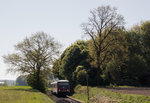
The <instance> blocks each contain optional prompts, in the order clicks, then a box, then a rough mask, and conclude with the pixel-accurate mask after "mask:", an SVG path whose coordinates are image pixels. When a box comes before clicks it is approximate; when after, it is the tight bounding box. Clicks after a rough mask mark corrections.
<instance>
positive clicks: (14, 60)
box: [4, 32, 61, 92]
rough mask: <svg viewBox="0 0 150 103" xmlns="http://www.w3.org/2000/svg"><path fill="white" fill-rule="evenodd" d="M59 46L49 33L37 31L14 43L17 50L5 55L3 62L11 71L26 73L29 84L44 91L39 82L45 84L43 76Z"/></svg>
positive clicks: (57, 53)
mask: <svg viewBox="0 0 150 103" xmlns="http://www.w3.org/2000/svg"><path fill="white" fill-rule="evenodd" d="M60 47H61V45H60V44H59V43H58V42H56V41H55V40H54V38H53V37H51V36H50V35H47V34H46V33H44V32H37V33H35V34H33V35H32V36H31V37H26V38H25V39H24V40H23V41H22V42H19V43H18V44H17V45H15V49H16V50H17V52H16V53H13V54H8V55H5V56H4V62H5V63H7V64H9V66H10V68H9V69H8V70H9V71H11V72H20V73H25V74H28V75H29V76H28V79H30V80H28V81H30V82H29V84H32V85H31V86H32V87H33V88H35V89H38V90H40V91H42V92H44V90H45V86H42V85H41V84H45V83H43V82H44V77H46V73H48V71H49V69H50V66H51V65H52V64H53V62H54V60H55V58H56V57H57V56H58V55H59V49H60ZM31 79H32V80H34V81H31ZM31 82H32V83H31ZM41 87H42V88H41Z"/></svg>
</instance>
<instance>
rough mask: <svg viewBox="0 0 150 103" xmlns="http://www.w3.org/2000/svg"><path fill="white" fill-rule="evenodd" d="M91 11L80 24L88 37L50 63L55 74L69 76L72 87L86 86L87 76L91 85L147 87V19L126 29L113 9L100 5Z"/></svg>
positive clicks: (149, 35)
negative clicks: (85, 21)
mask: <svg viewBox="0 0 150 103" xmlns="http://www.w3.org/2000/svg"><path fill="white" fill-rule="evenodd" d="M90 13H91V16H90V17H89V20H88V22H87V23H83V24H82V28H83V31H84V33H85V35H87V36H88V37H89V39H88V40H86V41H84V40H80V41H77V42H75V43H74V44H72V45H71V46H69V47H68V48H67V49H66V50H65V51H64V52H63V53H62V55H61V56H60V57H59V58H58V59H57V60H56V61H55V63H54V64H53V69H52V72H53V74H54V75H55V77H58V78H60V79H62V78H63V79H68V80H69V81H70V82H71V85H72V87H74V86H75V85H76V84H82V85H85V84H86V75H88V76H89V84H90V85H91V86H95V85H97V86H99V85H109V84H114V85H134V86H149V81H150V68H149V67H150V60H149V57H150V22H149V21H146V22H142V23H141V24H140V25H135V26H133V27H132V28H131V29H130V30H126V29H125V28H124V25H123V24H124V19H123V16H121V15H119V14H118V13H117V12H116V8H111V7H110V6H101V7H98V8H96V9H94V10H93V11H91V12H90Z"/></svg>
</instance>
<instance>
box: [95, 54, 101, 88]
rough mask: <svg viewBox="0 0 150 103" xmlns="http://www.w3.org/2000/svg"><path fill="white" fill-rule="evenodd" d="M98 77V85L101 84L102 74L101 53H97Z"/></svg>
mask: <svg viewBox="0 0 150 103" xmlns="http://www.w3.org/2000/svg"><path fill="white" fill-rule="evenodd" d="M96 65H97V77H96V79H97V80H96V81H97V86H99V85H100V74H101V68H100V54H97V63H96Z"/></svg>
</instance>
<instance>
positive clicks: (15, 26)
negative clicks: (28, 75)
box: [0, 0, 150, 80]
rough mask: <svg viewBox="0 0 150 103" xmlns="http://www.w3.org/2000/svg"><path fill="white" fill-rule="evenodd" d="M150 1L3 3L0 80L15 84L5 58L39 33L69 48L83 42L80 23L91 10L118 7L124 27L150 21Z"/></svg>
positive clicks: (0, 9)
mask: <svg viewBox="0 0 150 103" xmlns="http://www.w3.org/2000/svg"><path fill="white" fill-rule="evenodd" d="M149 4H150V0H0V80H2V79H9V80H15V79H16V77H17V76H18V75H19V74H7V73H6V70H7V68H8V65H7V64H4V62H3V58H2V56H3V55H7V54H10V53H14V52H15V50H14V45H15V44H17V43H18V42H20V41H23V39H24V38H25V37H30V36H31V34H34V33H36V32H41V31H43V32H45V33H47V34H49V35H51V36H52V37H54V38H55V40H56V41H59V42H60V43H61V44H62V45H63V49H62V50H64V49H65V48H66V47H68V46H69V45H71V44H72V43H74V42H75V41H76V40H80V39H83V32H82V29H81V26H80V25H81V23H83V22H87V20H88V17H89V16H90V13H89V12H90V10H92V9H94V8H97V7H98V6H102V5H110V6H111V7H117V9H118V10H117V12H118V13H119V14H121V15H123V16H124V19H125V23H126V24H125V27H126V28H130V27H132V26H133V25H135V24H138V23H140V21H146V20H150V13H149V10H150V6H149Z"/></svg>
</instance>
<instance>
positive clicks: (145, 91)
mask: <svg viewBox="0 0 150 103" xmlns="http://www.w3.org/2000/svg"><path fill="white" fill-rule="evenodd" d="M105 89H107V90H111V91H114V92H120V93H125V94H139V95H145V96H150V88H142V87H140V88H139V87H131V88H105Z"/></svg>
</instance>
